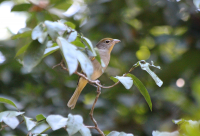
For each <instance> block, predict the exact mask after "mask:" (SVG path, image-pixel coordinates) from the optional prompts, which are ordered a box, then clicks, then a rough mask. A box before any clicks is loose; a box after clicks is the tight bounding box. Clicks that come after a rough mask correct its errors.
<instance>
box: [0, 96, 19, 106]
mask: <svg viewBox="0 0 200 136" xmlns="http://www.w3.org/2000/svg"><path fill="white" fill-rule="evenodd" d="M0 102H1V103H6V104H10V105H12V106H14V107H15V108H17V106H16V105H15V103H14V102H12V101H11V100H9V99H6V98H2V97H0Z"/></svg>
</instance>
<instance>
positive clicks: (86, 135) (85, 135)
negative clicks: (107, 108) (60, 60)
mask: <svg viewBox="0 0 200 136" xmlns="http://www.w3.org/2000/svg"><path fill="white" fill-rule="evenodd" d="M79 132H80V133H81V135H82V136H92V135H91V132H90V129H89V128H87V127H86V126H84V125H82V127H81V129H80V130H79Z"/></svg>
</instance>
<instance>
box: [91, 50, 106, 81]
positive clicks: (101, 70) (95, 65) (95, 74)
mask: <svg viewBox="0 0 200 136" xmlns="http://www.w3.org/2000/svg"><path fill="white" fill-rule="evenodd" d="M99 53H100V57H101V59H102V60H103V62H104V64H105V67H102V66H101V64H100V63H99V62H98V61H97V60H96V59H94V60H93V61H92V65H93V69H94V72H93V74H92V76H91V79H92V80H96V79H97V78H99V77H100V76H101V75H102V74H103V73H104V71H105V69H106V68H107V66H108V64H109V61H110V54H109V53H107V52H101V51H99Z"/></svg>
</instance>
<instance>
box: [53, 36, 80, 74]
mask: <svg viewBox="0 0 200 136" xmlns="http://www.w3.org/2000/svg"><path fill="white" fill-rule="evenodd" d="M57 43H58V45H59V47H60V50H61V53H62V55H63V58H64V59H65V60H66V62H67V66H68V70H69V74H70V75H71V74H73V73H74V72H75V71H76V69H77V67H78V61H77V57H76V56H77V52H76V49H77V47H76V46H74V45H73V44H71V43H69V42H68V41H67V40H66V39H64V38H62V37H58V38H57Z"/></svg>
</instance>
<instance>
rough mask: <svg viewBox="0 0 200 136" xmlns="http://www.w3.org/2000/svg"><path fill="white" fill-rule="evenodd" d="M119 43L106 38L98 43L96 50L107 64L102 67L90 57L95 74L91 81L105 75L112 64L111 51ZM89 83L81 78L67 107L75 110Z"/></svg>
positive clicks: (116, 40)
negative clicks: (81, 94) (110, 63)
mask: <svg viewBox="0 0 200 136" xmlns="http://www.w3.org/2000/svg"><path fill="white" fill-rule="evenodd" d="M119 42H120V40H118V39H112V38H104V39H101V40H100V41H99V42H98V43H97V45H96V48H97V49H98V51H99V54H100V57H101V59H102V61H103V63H104V64H105V66H104V67H102V65H101V64H100V63H99V62H98V60H97V59H95V57H90V60H91V62H92V65H93V74H92V75H91V80H96V79H98V78H99V77H100V76H101V75H102V74H103V72H104V71H105V69H106V68H107V66H108V64H109V62H110V54H111V51H112V49H113V47H114V45H115V44H116V43H119ZM87 83H88V81H87V80H86V79H84V78H83V77H80V78H79V81H78V84H77V87H76V90H75V92H74V94H73V95H72V97H71V98H70V100H69V101H68V103H67V106H68V107H69V108H71V109H74V108H75V106H76V102H77V100H78V98H79V95H80V93H81V92H82V90H83V89H84V87H85V86H86V85H87Z"/></svg>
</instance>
